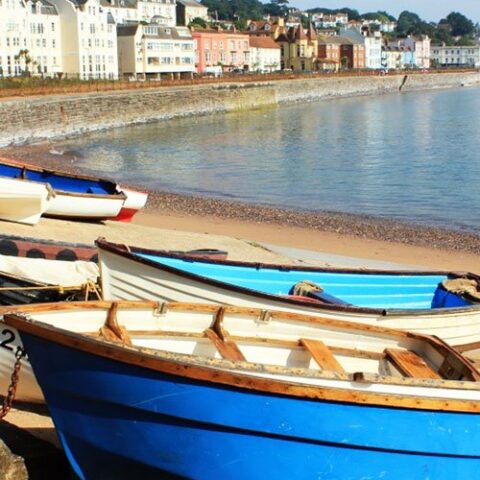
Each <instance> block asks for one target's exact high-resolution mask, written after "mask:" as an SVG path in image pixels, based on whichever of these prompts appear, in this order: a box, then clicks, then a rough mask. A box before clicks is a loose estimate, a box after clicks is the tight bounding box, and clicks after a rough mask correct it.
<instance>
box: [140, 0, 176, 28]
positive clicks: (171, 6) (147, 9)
mask: <svg viewBox="0 0 480 480" xmlns="http://www.w3.org/2000/svg"><path fill="white" fill-rule="evenodd" d="M137 2H138V3H137V9H138V20H139V21H142V22H150V21H152V20H154V22H155V23H156V24H158V25H163V26H165V27H175V26H176V24H177V5H176V2H175V0H137Z"/></svg>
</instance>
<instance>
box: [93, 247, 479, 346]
mask: <svg viewBox="0 0 480 480" xmlns="http://www.w3.org/2000/svg"><path fill="white" fill-rule="evenodd" d="M99 262H100V271H101V282H102V292H103V296H104V299H105V300H162V301H168V302H170V301H177V302H191V303H192V302H193V303H216V304H224V305H235V306H243V307H254V308H261V309H265V310H279V311H287V312H294V313H302V314H308V315H315V316H318V317H323V318H331V319H337V320H346V321H351V322H360V323H365V324H372V325H380V326H383V327H390V328H401V329H405V330H409V331H412V332H417V333H425V334H429V335H436V336H438V337H440V338H442V339H443V340H445V341H447V342H448V343H450V344H451V345H462V344H468V343H472V342H479V341H480V309H479V308H475V307H473V308H468V309H449V310H443V311H441V312H440V311H438V310H437V313H434V312H435V311H434V310H432V311H430V310H426V311H425V313H421V314H419V313H418V311H417V312H415V311H412V312H409V311H408V310H404V311H403V312H401V313H398V314H388V315H381V314H379V313H378V314H377V313H365V312H357V311H348V310H333V309H328V308H322V309H319V308H316V307H315V306H311V305H309V304H308V303H306V302H305V303H302V304H293V303H287V302H284V301H282V300H281V299H278V300H276V299H275V298H265V297H262V296H255V295H253V294H249V293H245V292H241V291H236V290H234V289H228V288H226V287H222V286H218V285H211V284H207V283H204V282H202V281H200V280H197V279H192V278H187V277H184V276H181V275H178V274H175V273H172V272H168V271H165V270H160V269H157V268H155V267H153V266H150V265H146V264H144V263H140V262H136V261H134V260H131V259H129V258H125V257H123V256H120V255H117V254H114V253H112V252H109V251H105V250H103V249H101V248H99Z"/></svg>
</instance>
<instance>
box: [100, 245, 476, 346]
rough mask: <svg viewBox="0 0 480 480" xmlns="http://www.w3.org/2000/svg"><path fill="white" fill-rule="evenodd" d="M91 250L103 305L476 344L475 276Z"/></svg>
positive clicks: (123, 248) (122, 249)
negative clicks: (315, 320)
mask: <svg viewBox="0 0 480 480" xmlns="http://www.w3.org/2000/svg"><path fill="white" fill-rule="evenodd" d="M96 243H97V246H98V249H99V260H100V265H101V271H102V279H101V281H102V291H103V295H104V298H105V299H108V300H133V299H137V300H140V299H147V300H156V299H161V300H165V301H181V302H213V303H221V304H232V305H239V306H252V307H258V308H266V309H273V310H287V311H293V312H298V313H308V314H314V315H321V316H324V317H326V318H335V319H339V320H348V321H357V322H362V323H370V324H379V325H384V326H388V327H394V328H405V329H406V330H410V331H418V332H423V333H427V334H434V335H437V336H439V337H441V338H443V339H445V340H447V341H448V342H450V343H451V344H454V345H470V344H472V345H473V346H475V345H476V343H477V342H480V304H479V298H480V293H479V291H478V290H479V288H478V280H479V277H478V276H477V275H475V274H473V273H465V272H457V273H455V272H447V271H436V272H425V271H382V270H366V269H365V270H364V269H362V270H359V269H357V270H355V269H338V268H316V267H304V266H301V267H299V266H292V265H265V264H256V263H247V262H234V261H228V260H225V261H209V260H204V259H195V258H192V257H190V256H188V255H171V254H169V253H168V252H164V251H163V252H162V251H158V250H149V249H144V248H137V247H133V246H129V247H126V246H124V245H119V244H114V243H111V242H107V241H106V240H104V239H98V240H97V242H96ZM458 284H460V287H458ZM465 284H466V285H467V286H468V288H467V287H465V286H464V285H465ZM452 285H454V286H456V290H455V288H452ZM462 285H463V286H462ZM469 288H470V289H471V290H469ZM462 289H463V290H462ZM451 290H453V291H451ZM462 292H463V293H462ZM475 295H476V297H475Z"/></svg>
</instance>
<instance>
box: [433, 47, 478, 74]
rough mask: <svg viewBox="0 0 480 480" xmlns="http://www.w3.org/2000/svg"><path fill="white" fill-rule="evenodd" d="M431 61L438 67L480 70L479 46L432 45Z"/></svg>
mask: <svg viewBox="0 0 480 480" xmlns="http://www.w3.org/2000/svg"><path fill="white" fill-rule="evenodd" d="M431 61H432V64H433V66H438V67H475V68H480V45H473V46H448V45H445V44H442V45H432V47H431Z"/></svg>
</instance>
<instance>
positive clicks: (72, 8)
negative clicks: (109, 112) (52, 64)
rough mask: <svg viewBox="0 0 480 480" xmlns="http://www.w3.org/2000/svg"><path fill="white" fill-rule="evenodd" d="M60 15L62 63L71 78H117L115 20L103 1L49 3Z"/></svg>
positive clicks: (59, 1) (76, 0) (70, 0)
mask: <svg viewBox="0 0 480 480" xmlns="http://www.w3.org/2000/svg"><path fill="white" fill-rule="evenodd" d="M50 1H51V3H53V4H54V5H55V6H56V7H57V10H58V13H59V15H60V24H61V35H62V42H61V44H62V61H63V68H64V72H65V73H66V74H67V75H68V76H74V77H78V78H80V79H82V80H87V79H95V78H96V79H116V78H118V60H117V32H116V24H115V19H114V18H113V16H112V14H111V13H110V12H106V11H105V10H104V9H103V7H102V6H101V4H100V0H86V1H85V0H50Z"/></svg>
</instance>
